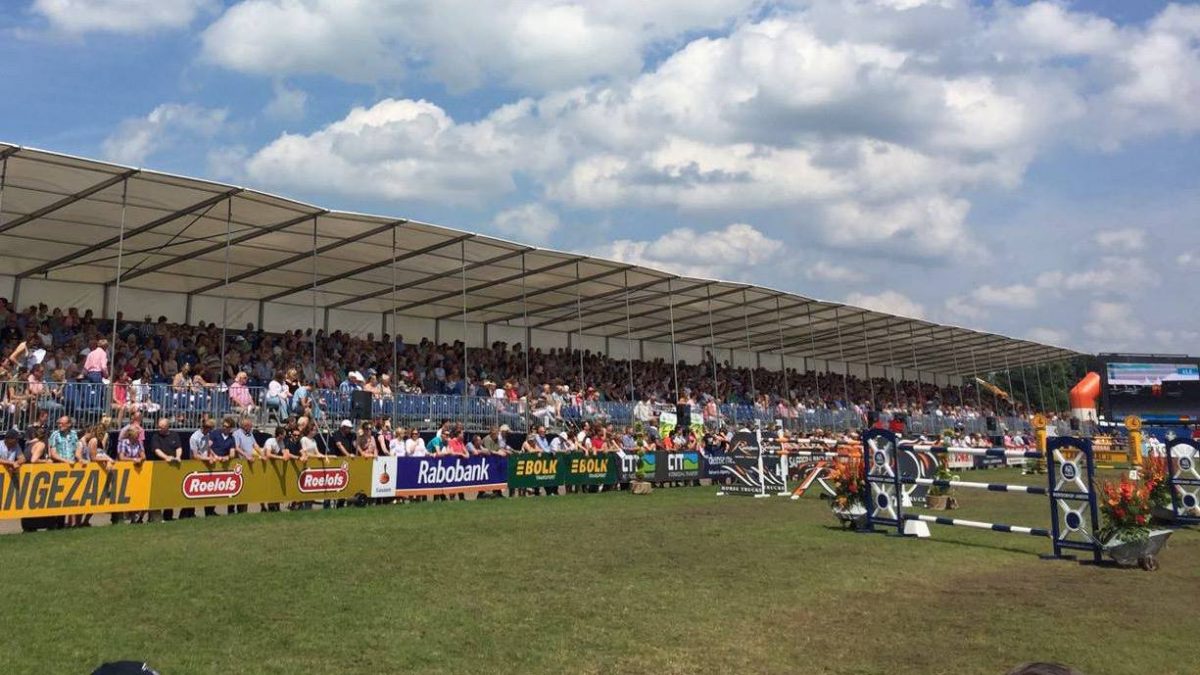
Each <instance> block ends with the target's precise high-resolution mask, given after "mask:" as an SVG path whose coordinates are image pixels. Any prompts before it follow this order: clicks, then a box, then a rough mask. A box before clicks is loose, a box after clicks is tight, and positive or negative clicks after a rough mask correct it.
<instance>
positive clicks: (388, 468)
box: [371, 456, 508, 497]
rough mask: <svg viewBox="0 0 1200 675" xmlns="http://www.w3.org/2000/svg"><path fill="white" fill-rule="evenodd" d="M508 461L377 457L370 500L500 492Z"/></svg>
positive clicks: (487, 457) (484, 457) (492, 458)
mask: <svg viewBox="0 0 1200 675" xmlns="http://www.w3.org/2000/svg"><path fill="white" fill-rule="evenodd" d="M507 480H508V458H507V457H498V456H478V457H465V458H464V457H380V458H377V459H376V460H375V466H374V470H373V471H372V477H371V496H372V497H415V496H419V495H438V494H450V493H457V492H483V491H490V490H500V489H503V488H504V487H505V486H506V484H507Z"/></svg>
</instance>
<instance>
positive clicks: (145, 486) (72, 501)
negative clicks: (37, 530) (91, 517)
mask: <svg viewBox="0 0 1200 675" xmlns="http://www.w3.org/2000/svg"><path fill="white" fill-rule="evenodd" d="M153 472H154V466H153V464H152V463H150V462H145V463H143V464H142V465H141V466H135V465H134V464H133V463H132V462H119V463H117V464H115V465H114V466H113V470H112V471H104V470H103V469H101V468H100V467H99V466H98V465H95V464H90V465H86V466H77V467H73V466H70V465H67V464H27V465H25V466H22V467H21V468H20V469H19V470H17V471H0V518H38V517H43V516H65V515H70V514H74V513H112V512H120V511H144V510H146V509H147V508H149V506H148V505H149V503H150V477H151V474H153Z"/></svg>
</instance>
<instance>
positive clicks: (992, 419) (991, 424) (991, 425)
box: [987, 415, 999, 431]
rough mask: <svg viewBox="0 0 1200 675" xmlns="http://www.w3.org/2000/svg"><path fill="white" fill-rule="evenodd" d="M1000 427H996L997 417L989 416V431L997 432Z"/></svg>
mask: <svg viewBox="0 0 1200 675" xmlns="http://www.w3.org/2000/svg"><path fill="white" fill-rule="evenodd" d="M998 428H999V427H997V426H996V417H995V416H994V415H988V416H987V430H988V431H996V430H997V429H998Z"/></svg>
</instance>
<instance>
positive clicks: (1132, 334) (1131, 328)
mask: <svg viewBox="0 0 1200 675" xmlns="http://www.w3.org/2000/svg"><path fill="white" fill-rule="evenodd" d="M1083 332H1084V333H1085V334H1087V336H1088V337H1090V338H1092V340H1093V342H1094V344H1096V345H1098V346H1099V348H1100V349H1102V350H1107V349H1123V348H1127V347H1130V346H1133V345H1136V344H1137V343H1138V342H1140V341H1141V340H1143V339H1144V338H1145V335H1146V330H1145V329H1144V328H1143V327H1142V323H1141V321H1140V320H1139V319H1138V318H1137V316H1136V315H1135V313H1134V310H1133V305H1131V304H1130V303H1127V302H1109V301H1104V300H1095V301H1093V302H1092V303H1091V306H1090V308H1089V311H1088V320H1087V322H1086V323H1085V324H1084V325H1083Z"/></svg>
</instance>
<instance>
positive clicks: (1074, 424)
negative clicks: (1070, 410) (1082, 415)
mask: <svg viewBox="0 0 1200 675" xmlns="http://www.w3.org/2000/svg"><path fill="white" fill-rule="evenodd" d="M1071 431H1079V418H1078V417H1072V418H1071Z"/></svg>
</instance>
